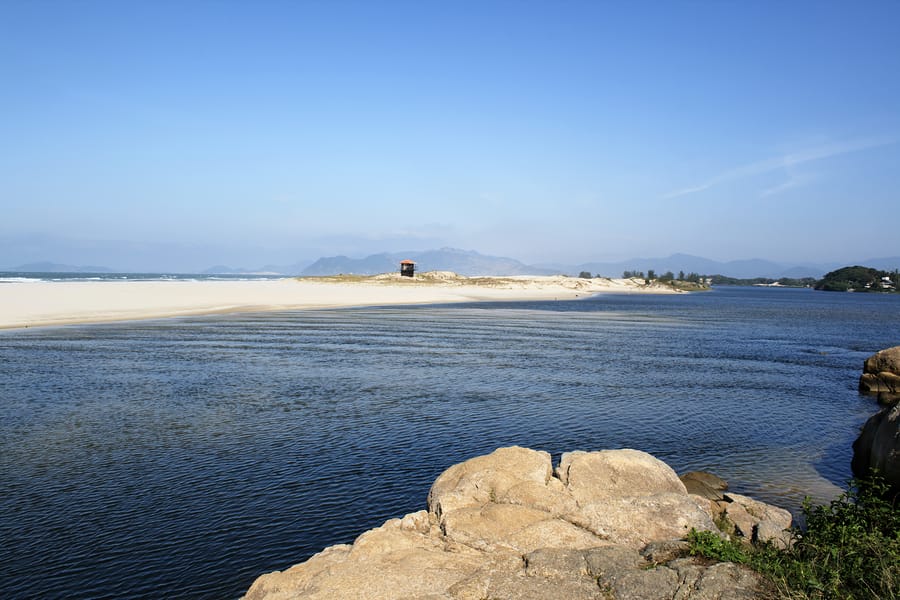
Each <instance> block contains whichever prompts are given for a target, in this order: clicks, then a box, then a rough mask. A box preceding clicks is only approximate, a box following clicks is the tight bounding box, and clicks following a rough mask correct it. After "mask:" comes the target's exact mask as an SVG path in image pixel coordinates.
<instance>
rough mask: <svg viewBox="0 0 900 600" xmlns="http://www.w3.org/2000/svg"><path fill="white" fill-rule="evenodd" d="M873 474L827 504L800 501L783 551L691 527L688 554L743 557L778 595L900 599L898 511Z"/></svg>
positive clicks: (820, 598)
mask: <svg viewBox="0 0 900 600" xmlns="http://www.w3.org/2000/svg"><path fill="white" fill-rule="evenodd" d="M887 491H888V487H887V486H886V485H885V483H884V481H883V480H882V479H880V478H878V477H872V478H870V479H868V480H865V481H860V480H854V481H852V482H851V483H850V486H849V487H848V490H847V491H846V492H844V493H843V494H841V495H840V496H839V497H838V498H837V499H835V500H833V501H832V502H831V503H830V504H828V505H824V506H813V505H812V504H811V503H810V502H809V500H807V501H806V502H805V503H804V505H803V515H804V517H805V521H806V527H805V529H803V530H800V529H795V530H794V532H793V533H794V544H793V545H792V546H791V548H789V549H787V550H781V549H778V548H776V547H774V546H772V545H769V544H765V545H757V546H754V547H750V546H747V545H742V544H741V543H740V542H736V541H733V540H722V539H720V538H719V537H718V536H717V535H716V534H714V533H711V532H695V531H691V533H690V534H689V535H688V541H689V542H690V547H691V550H690V551H691V554H692V555H700V556H705V557H707V558H712V559H715V560H727V561H731V562H738V563H745V564H747V565H748V566H750V567H751V568H753V569H755V570H756V571H758V572H760V573H763V574H765V575H767V576H769V577H770V578H771V579H772V580H773V581H774V582H775V584H776V586H777V587H778V588H779V590H780V591H781V593H782V595H783V596H784V597H786V598H797V599H804V598H808V599H816V600H838V599H840V600H897V599H898V598H900V511H898V510H897V509H896V508H895V507H894V506H893V504H892V503H891V502H889V501H887V500H885V497H886V494H887Z"/></svg>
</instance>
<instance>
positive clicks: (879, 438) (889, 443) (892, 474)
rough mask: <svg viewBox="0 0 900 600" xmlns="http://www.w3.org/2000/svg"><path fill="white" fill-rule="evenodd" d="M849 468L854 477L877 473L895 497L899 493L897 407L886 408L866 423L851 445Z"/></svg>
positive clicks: (899, 414)
mask: <svg viewBox="0 0 900 600" xmlns="http://www.w3.org/2000/svg"><path fill="white" fill-rule="evenodd" d="M851 466H852V467H853V474H854V475H855V476H857V477H865V476H867V475H869V473H870V472H871V471H872V470H873V469H874V470H876V471H877V472H878V474H879V475H881V476H882V477H884V479H885V481H886V482H887V483H888V485H890V486H891V488H892V490H893V492H894V493H900V404H895V405H894V406H888V407H886V408H884V409H882V410H881V412H879V413H878V414H875V415H873V416H872V417H870V418H869V420H868V421H866V424H865V425H863V428H862V432H861V433H860V434H859V437H858V438H857V439H856V441H855V442H853V462H852V463H851Z"/></svg>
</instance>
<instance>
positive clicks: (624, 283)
mask: <svg viewBox="0 0 900 600" xmlns="http://www.w3.org/2000/svg"><path fill="white" fill-rule="evenodd" d="M613 292H618V293H677V292H676V291H675V290H673V289H671V288H668V287H665V286H645V285H643V283H642V282H640V281H639V280H630V279H629V280H625V279H578V278H574V277H522V276H516V277H462V276H458V275H455V274H453V273H447V272H435V273H425V274H422V275H419V276H416V277H415V278H414V279H410V278H401V277H399V275H395V274H385V275H376V276H372V277H362V276H335V277H316V278H300V279H281V280H274V281H272V280H270V281H177V280H173V281H90V282H84V281H74V282H65V281H59V282H56V281H54V282H49V281H38V282H14V283H3V284H0V328H21V327H41V326H49V325H64V324H72V323H93V322H103V321H128V320H136V319H155V318H162V317H175V316H186V315H200V314H214V313H227V312H255V311H271V310H294V309H311V308H336V307H344V306H384V305H401V304H438V303H451V302H471V301H499V300H505V301H509V300H570V299H575V298H583V297H585V296H587V295H591V294H597V293H613Z"/></svg>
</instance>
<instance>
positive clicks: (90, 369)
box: [0, 289, 900, 598]
mask: <svg viewBox="0 0 900 600" xmlns="http://www.w3.org/2000/svg"><path fill="white" fill-rule="evenodd" d="M898 316H900V298H897V297H890V296H864V295H853V294H825V293H814V292H810V291H808V290H760V289H730V290H729V289H726V290H716V291H714V292H711V293H708V294H695V295H690V296H675V297H668V296H667V297H651V296H601V297H596V298H592V299H589V300H585V301H579V302H544V303H510V304H473V305H467V306H459V305H457V306H439V307H414V308H411V307H404V308H380V309H354V310H335V311H318V312H298V313H276V314H261V315H243V316H240V315H237V316H217V317H206V318H191V319H177V320H167V321H158V322H143V323H127V324H118V325H92V326H81V327H64V328H55V329H45V330H35V331H7V332H3V333H0V369H2V374H3V381H4V385H3V388H2V402H0V539H3V540H4V543H3V545H2V546H0V596H2V597H40V596H61V597H68V598H120V597H130V598H157V597H166V596H185V597H198V598H200V597H208V598H222V597H236V596H238V595H239V594H240V593H241V592H242V591H243V590H245V589H246V588H247V587H248V586H249V584H250V583H251V582H252V580H253V578H254V577H255V576H256V575H258V574H259V573H261V572H264V571H269V570H273V569H282V568H285V567H286V566H289V565H290V564H292V563H295V562H299V561H301V560H303V559H305V558H307V557H308V556H310V555H311V554H312V553H314V552H316V551H318V550H320V549H321V548H322V547H323V546H326V545H329V544H334V543H340V542H349V541H352V539H353V538H354V537H355V536H356V535H357V534H359V533H360V532H362V531H363V530H365V529H367V528H369V527H372V526H375V525H379V524H380V523H381V522H383V521H384V520H385V519H387V518H390V517H393V516H400V515H402V514H404V513H406V512H410V511H413V510H418V509H420V508H422V507H423V506H424V500H425V496H426V494H427V491H428V487H429V485H430V483H431V481H432V480H433V479H434V478H435V477H436V476H437V475H438V474H439V473H440V472H441V471H442V470H443V469H445V468H446V467H447V466H449V465H451V464H453V463H456V462H459V461H461V460H464V459H466V458H469V457H471V456H475V455H478V454H482V453H486V452H489V451H491V450H493V449H494V448H496V447H498V446H504V445H511V444H519V445H523V446H529V447H532V448H538V449H544V450H547V451H549V452H551V454H553V455H554V457H555V458H557V459H558V456H559V454H560V453H561V452H563V451H566V450H573V449H586V450H590V449H600V448H618V447H632V448H639V449H642V450H646V451H648V452H652V453H654V454H655V455H656V456H658V457H660V458H661V459H663V460H665V461H667V462H668V463H669V464H671V465H672V466H673V467H674V468H675V469H676V470H678V471H686V470H692V469H705V470H710V471H713V472H715V473H717V474H719V475H721V476H723V477H724V478H725V479H727V480H729V481H730V482H731V483H732V488H733V489H735V491H739V492H743V493H748V494H750V495H754V496H756V497H759V498H761V499H764V500H768V501H772V502H775V503H777V504H780V505H782V506H786V507H788V508H791V509H793V510H796V509H797V508H798V507H799V505H800V502H801V501H802V498H803V497H804V496H805V495H810V496H813V497H814V498H817V499H820V500H825V499H828V498H829V497H831V496H832V495H833V494H834V493H835V491H836V490H837V488H836V487H835V485H836V484H838V485H840V484H842V483H843V482H844V480H846V479H847V478H848V477H849V474H850V473H849V460H850V443H851V442H852V440H853V438H854V437H855V434H856V431H857V429H858V427H859V425H860V424H861V423H862V422H863V421H864V420H865V418H867V417H868V416H869V414H871V413H872V412H873V411H874V410H875V409H876V407H875V405H874V402H873V401H872V400H870V399H868V398H862V397H860V396H858V395H857V393H856V391H855V390H856V378H857V377H858V374H859V371H860V368H861V365H862V361H863V359H864V358H865V357H866V356H868V355H869V354H871V353H872V352H874V351H876V350H878V349H880V348H882V347H887V346H891V345H895V344H897V343H898V341H900V330H898V327H900V319H898V318H897V317H898Z"/></svg>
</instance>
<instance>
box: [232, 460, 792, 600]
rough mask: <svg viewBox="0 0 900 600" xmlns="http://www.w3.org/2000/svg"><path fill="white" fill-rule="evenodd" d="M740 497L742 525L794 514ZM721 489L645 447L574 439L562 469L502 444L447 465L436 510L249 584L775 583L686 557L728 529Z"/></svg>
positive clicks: (286, 593)
mask: <svg viewBox="0 0 900 600" xmlns="http://www.w3.org/2000/svg"><path fill="white" fill-rule="evenodd" d="M707 485H715V482H713V484H709V483H708V484H707ZM729 497H730V498H731V500H730V502H729V505H734V506H741V507H742V508H743V510H744V512H746V513H747V514H748V515H750V517H748V519H749V520H747V521H746V523H744V524H743V525H742V531H743V528H748V529H749V530H751V531H753V530H754V527H755V528H756V529H755V530H756V531H761V526H760V524H761V523H763V522H765V523H771V524H772V527H776V528H777V527H781V526H782V525H784V526H785V527H787V526H789V524H790V515H789V514H787V513H786V511H780V509H775V508H774V507H771V506H768V505H765V504H763V503H757V502H755V501H753V500H751V499H749V498H745V497H743V496H738V495H737V494H731V495H729ZM718 501H723V502H724V500H718ZM715 502H717V500H710V499H708V498H705V497H701V496H699V495H692V494H690V493H688V490H687V489H686V488H685V485H684V484H683V483H682V482H681V480H679V478H678V476H677V475H676V474H675V473H674V471H672V469H671V468H670V467H669V466H668V465H666V464H665V463H663V462H662V461H659V460H657V459H656V458H654V457H652V456H650V455H649V454H646V453H644V452H638V451H635V450H607V451H601V452H570V453H566V454H564V455H563V456H562V459H561V461H560V465H559V467H558V468H557V469H556V471H555V472H554V471H553V469H552V465H551V460H550V455H549V454H547V453H546V452H539V451H535V450H529V449H526V448H519V447H512V448H501V449H499V450H496V451H495V452H493V453H491V454H489V455H486V456H480V457H477V458H473V459H471V460H468V461H465V462H463V463H460V464H458V465H455V466H453V467H450V468H449V469H447V470H446V471H445V472H444V473H443V474H442V475H440V476H439V477H438V478H437V480H435V482H434V485H433V486H432V488H431V491H430V492H429V494H428V510H427V511H424V510H423V511H419V512H417V513H412V514H409V515H406V516H405V517H403V518H402V519H391V520H389V521H387V522H386V523H385V524H384V525H382V526H381V527H377V528H375V529H372V530H370V531H368V532H366V533H364V534H363V535H361V536H360V537H358V538H357V539H356V541H355V542H354V543H353V545H339V546H332V547H330V548H327V549H325V550H324V551H322V552H320V553H319V554H316V555H315V556H313V557H312V558H310V559H309V560H307V561H306V562H304V563H301V564H299V565H295V566H293V567H291V568H290V569H287V570H285V571H283V572H274V573H269V574H267V575H263V576H261V577H259V578H258V579H257V580H256V582H254V584H253V586H252V587H251V588H250V590H249V591H248V592H247V595H246V597H245V598H246V599H247V600H263V599H265V600H287V599H293V598H305V599H313V600H314V599H320V598H321V599H325V598H328V599H331V598H360V599H362V598H365V599H367V600H379V599H400V598H408V599H412V598H417V599H422V600H438V599H446V600H451V599H452V600H480V599H484V598H491V599H495V600H500V599H509V600H514V599H515V600H530V599H534V600H544V599H548V598H568V599H572V600H580V599H589V598H590V599H605V600H609V599H630V598H635V599H638V598H640V599H642V600H644V599H648V598H666V599H672V598H675V599H679V600H705V599H710V600H711V599H713V598H715V599H718V600H729V599H744V598H759V597H765V595H766V587H765V584H764V582H763V581H762V580H761V578H760V577H759V576H758V575H756V574H754V573H753V572H751V571H749V570H746V569H745V568H743V567H740V566H737V565H732V564H714V565H711V566H710V565H707V564H702V563H700V562H697V561H695V560H693V559H690V558H684V550H685V543H684V542H683V541H680V540H681V539H682V538H683V537H684V536H685V535H686V534H687V533H688V531H689V530H690V529H691V528H696V529H698V530H716V527H715V525H714V523H713V519H712V516H713V513H712V506H711V503H715ZM782 513H784V514H787V516H788V519H787V523H784V520H783V519H782V517H783V516H784V514H782ZM752 519H756V521H753V520H752ZM779 519H780V520H779ZM748 523H749V524H748Z"/></svg>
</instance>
